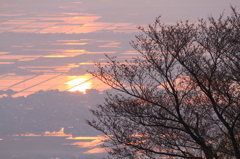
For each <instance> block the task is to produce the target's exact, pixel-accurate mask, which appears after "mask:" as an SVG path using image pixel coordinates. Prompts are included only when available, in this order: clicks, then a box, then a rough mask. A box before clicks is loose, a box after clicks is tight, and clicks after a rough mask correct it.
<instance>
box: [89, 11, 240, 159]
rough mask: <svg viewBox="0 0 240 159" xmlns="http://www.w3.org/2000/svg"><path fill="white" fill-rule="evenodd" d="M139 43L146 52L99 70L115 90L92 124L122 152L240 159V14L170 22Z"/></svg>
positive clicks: (136, 44) (135, 155)
mask: <svg viewBox="0 0 240 159" xmlns="http://www.w3.org/2000/svg"><path fill="white" fill-rule="evenodd" d="M139 29H141V30H142V32H143V34H142V35H139V36H136V42H132V46H133V48H134V49H136V50H137V51H138V52H139V53H140V54H141V56H139V57H136V58H133V59H132V60H126V61H125V62H118V61H117V60H116V58H110V57H108V58H109V63H108V65H105V66H102V65H101V64H97V65H96V66H97V68H98V70H97V71H95V72H92V74H93V76H95V77H97V78H99V79H100V80H101V81H102V82H104V83H105V84H107V85H109V86H111V87H112V88H114V89H116V90H118V91H120V93H119V94H117V95H112V94H108V97H107V98H106V100H105V102H104V104H102V105H99V106H98V108H99V109H98V110H91V111H92V113H93V114H94V116H96V117H97V120H92V121H87V122H88V124H89V125H91V126H92V127H94V128H95V129H97V130H99V131H101V132H103V133H104V134H106V136H107V137H106V141H105V144H104V146H105V147H107V148H108V152H109V154H110V155H111V156H113V157H117V158H157V157H172V158H206V159H213V158H215V159H220V158H237V159H240V15H239V14H238V13H237V12H236V10H235V8H233V7H232V14H231V15H230V16H227V17H224V15H220V17H219V18H218V19H214V18H213V17H209V18H208V21H204V20H202V19H201V20H199V21H198V22H197V23H189V22H188V21H186V22H178V23H176V24H175V25H166V24H164V23H161V22H160V18H157V19H156V21H155V23H154V24H151V25H149V27H148V28H147V29H144V28H142V27H139Z"/></svg>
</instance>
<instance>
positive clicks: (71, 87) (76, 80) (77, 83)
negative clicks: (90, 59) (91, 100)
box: [66, 76, 92, 93]
mask: <svg viewBox="0 0 240 159" xmlns="http://www.w3.org/2000/svg"><path fill="white" fill-rule="evenodd" d="M70 78H71V79H73V80H71V81H69V82H67V83H66V84H68V91H70V92H75V91H79V92H83V93H86V90H87V89H91V88H92V82H91V81H90V77H88V76H70Z"/></svg>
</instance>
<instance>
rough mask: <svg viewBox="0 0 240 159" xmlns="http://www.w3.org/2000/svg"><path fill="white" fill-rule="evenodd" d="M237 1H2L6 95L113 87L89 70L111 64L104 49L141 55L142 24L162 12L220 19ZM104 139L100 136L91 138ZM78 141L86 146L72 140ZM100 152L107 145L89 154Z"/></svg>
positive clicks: (0, 44) (0, 68)
mask: <svg viewBox="0 0 240 159" xmlns="http://www.w3.org/2000/svg"><path fill="white" fill-rule="evenodd" d="M231 5H232V6H233V7H236V9H237V11H240V1H239V0H201V1H197V0H0V98H3V97H6V96H12V97H14V98H17V97H20V96H24V97H27V96H28V95H31V94H33V93H35V92H38V91H40V90H43V91H50V90H56V89H57V90H59V91H70V92H73V91H80V92H82V93H85V94H86V90H87V89H97V90H99V91H104V90H106V89H110V88H109V87H108V86H105V85H104V84H102V83H101V82H100V81H99V80H97V79H96V78H94V77H92V76H91V75H90V74H89V73H87V70H89V71H91V70H94V69H95V67H94V63H95V62H100V63H103V64H104V63H106V57H105V55H104V54H107V55H109V56H110V57H111V56H117V58H118V59H119V60H120V61H121V60H122V61H123V60H126V59H130V58H132V57H136V56H138V53H137V51H135V50H134V49H133V48H132V47H131V45H130V44H129V42H131V41H133V40H134V39H135V35H139V34H141V32H140V31H139V30H138V29H137V26H144V27H147V26H148V24H151V23H153V22H154V20H155V19H156V17H158V16H160V15H161V20H162V22H164V23H166V24H174V23H175V22H177V21H180V20H182V21H185V20H189V21H190V22H196V21H197V20H198V19H200V18H204V19H207V17H208V16H210V15H211V16H213V17H215V18H216V17H218V16H219V15H220V14H221V13H224V14H225V15H229V14H230V13H231V9H230V6H231ZM92 94H94V93H92ZM88 98H91V99H88V100H87V101H88V102H89V103H90V101H91V100H92V102H94V103H97V102H98V101H97V99H98V98H95V97H94V96H91V97H88ZM42 100H44V99H42ZM2 104H5V103H2ZM52 104H54V102H53V103H52ZM87 106H88V105H87ZM31 109H34V108H31ZM83 120H84V119H83ZM0 122H1V121H0ZM0 125H1V123H0ZM0 129H1V127H0ZM0 131H1V130H0ZM49 131H50V130H49ZM59 132H61V131H59ZM61 133H62V132H61ZM68 137H69V136H68ZM2 140H3V141H4V139H3V138H2V137H1V136H0V147H4V145H1V142H3V141H2ZM100 143H101V142H100V141H99V140H98V139H96V138H93V141H90V142H86V144H87V145H89V144H90V145H92V144H93V145H99V144H100ZM74 144H75V145H76V146H78V147H80V148H86V147H84V143H80V144H79V143H77V142H74V143H69V144H67V145H74ZM90 147H91V146H90ZM91 148H92V147H91ZM94 151H102V149H99V148H93V149H89V150H85V151H84V153H85V154H89V153H92V152H94ZM0 158H1V154H0Z"/></svg>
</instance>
